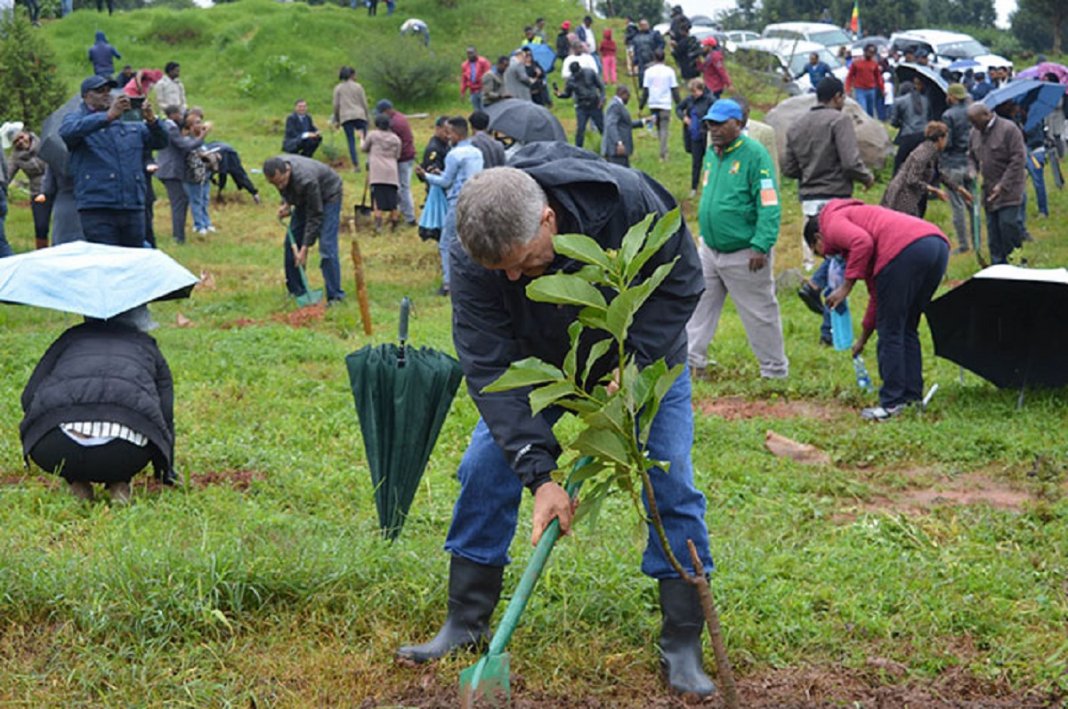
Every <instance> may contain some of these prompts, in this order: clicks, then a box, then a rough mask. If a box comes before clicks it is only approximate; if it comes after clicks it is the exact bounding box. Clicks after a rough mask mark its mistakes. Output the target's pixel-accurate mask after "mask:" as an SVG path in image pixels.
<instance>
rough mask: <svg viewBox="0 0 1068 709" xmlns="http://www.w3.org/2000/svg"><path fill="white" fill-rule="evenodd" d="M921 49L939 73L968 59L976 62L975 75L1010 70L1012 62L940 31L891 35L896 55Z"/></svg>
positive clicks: (962, 37)
mask: <svg viewBox="0 0 1068 709" xmlns="http://www.w3.org/2000/svg"><path fill="white" fill-rule="evenodd" d="M909 47H912V48H914V49H924V50H926V51H927V54H928V60H929V61H930V63H931V65H932V66H933V67H934V68H935V69H937V70H942V69H945V68H947V67H949V65H950V64H952V63H953V62H955V61H957V60H958V59H971V60H972V61H975V62H978V63H979V66H978V67H976V69H975V70H976V71H982V72H986V71H989V70H990V67H992V66H1007V67H1009V68H1012V62H1011V61H1010V60H1008V59H1006V58H1005V57H1000V56H998V55H997V54H991V53H990V50H989V49H987V48H986V47H984V46H983V45H982V44H980V43H979V42H978V41H976V39H975V38H974V37H972V36H971V35H966V34H961V33H960V32H945V31H943V30H907V31H905V32H895V33H894V34H892V35H890V48H891V49H893V50H896V51H898V52H904V51H905V49H907V48H909Z"/></svg>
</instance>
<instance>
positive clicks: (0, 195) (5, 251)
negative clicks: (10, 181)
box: [0, 187, 15, 258]
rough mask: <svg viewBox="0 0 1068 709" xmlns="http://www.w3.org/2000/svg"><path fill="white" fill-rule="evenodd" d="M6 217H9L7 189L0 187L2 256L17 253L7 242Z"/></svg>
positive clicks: (0, 255) (0, 253)
mask: <svg viewBox="0 0 1068 709" xmlns="http://www.w3.org/2000/svg"><path fill="white" fill-rule="evenodd" d="M5 219H7V189H6V188H4V187H0V258H4V257H6V256H12V255H14V253H15V251H14V249H12V248H11V244H9V243H7V233H6V232H5V231H4V220H5Z"/></svg>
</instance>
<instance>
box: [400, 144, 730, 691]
mask: <svg viewBox="0 0 1068 709" xmlns="http://www.w3.org/2000/svg"><path fill="white" fill-rule="evenodd" d="M675 206H676V203H675V200H674V199H673V198H672V197H671V195H670V193H669V192H668V191H667V190H666V189H664V187H662V186H661V185H660V184H658V183H657V182H655V181H654V180H653V179H652V178H650V177H648V176H647V175H645V174H643V173H641V172H638V171H636V170H631V169H629V168H625V167H621V166H618V165H614V164H612V163H609V162H606V161H604V160H601V159H599V158H598V157H596V156H595V155H593V154H592V153H590V152H587V151H584V150H581V149H579V148H576V147H574V146H571V145H568V144H566V143H562V142H541V143H532V144H530V145H527V146H525V147H524V148H523V149H522V150H520V151H519V152H518V153H517V154H516V155H515V156H514V157H513V158H512V161H511V163H510V165H509V166H508V167H498V168H493V169H490V170H486V171H484V172H481V173H479V174H478V175H475V176H474V177H472V178H471V179H470V180H468V182H467V184H466V185H465V186H464V189H463V191H462V193H461V195H460V199H459V203H458V205H457V210H456V211H457V217H456V223H457V231H458V234H459V241H458V242H457V243H455V244H454V245H453V247H452V249H451V250H450V253H449V256H450V259H451V261H452V270H453V281H452V286H453V295H452V304H453V340H454V343H455V345H456V352H457V355H458V358H459V360H460V364H461V366H462V367H463V369H464V374H465V375H466V377H467V383H468V389H469V391H470V394H471V397H472V398H473V399H474V401H475V405H476V406H477V407H478V411H479V414H480V415H481V419H480V420H479V422H478V424H477V425H476V427H475V430H474V433H473V435H472V437H471V442H470V444H469V446H468V449H467V451H466V453H465V454H464V457H463V460H462V461H461V463H460V468H459V471H458V474H459V479H460V493H459V497H458V499H457V501H456V505H455V507H454V508H453V519H452V524H451V527H450V529H449V533H448V537H447V539H446V542H445V550H446V551H447V552H448V553H449V554H450V566H449V583H448V591H449V599H448V601H449V602H448V608H449V612H448V617H447V619H446V621H445V624H444V626H443V627H442V629H441V631H440V632H439V633H438V635H437V636H436V637H435V638H434V639H433V640H431V641H430V642H428V643H425V644H422V645H409V646H404V647H401V648H400V649H399V650H398V658H399V659H401V660H402V661H406V662H413V663H424V662H429V661H432V660H436V659H438V658H441V657H444V656H445V655H448V654H451V653H452V652H453V651H455V650H458V649H466V648H470V647H473V646H477V645H479V644H480V643H482V642H484V641H485V640H486V639H487V638H488V635H489V620H490V617H491V616H492V614H493V610H494V608H495V607H496V605H497V602H498V600H499V598H500V593H501V585H502V579H503V573H504V567H505V566H506V565H507V564H508V562H509V557H508V548H509V546H510V544H511V542H512V537H513V536H514V535H515V531H516V523H517V518H518V512H519V504H520V501H521V498H522V496H523V488H524V487H525V488H527V489H528V490H530V492H531V494H532V496H533V498H534V513H533V535H532V540H531V541H532V542H534V543H537V541H538V540H539V538H540V537H541V535H542V533H543V532H544V530H545V528H546V527H547V526H548V525H549V523H550V522H551V521H552V520H553V519H558V520H559V522H560V527H561V530H562V531H563V533H564V534H567V533H569V532H570V529H571V523H572V519H573V513H574V507H573V505H572V503H571V500H570V499H569V497H568V495H567V492H565V491H564V489H563V487H561V486H560V485H559V484H558V483H556V482H554V481H553V479H552V476H551V474H550V473H551V471H553V470H555V469H556V468H557V466H558V461H557V459H558V457H559V456H560V454H561V448H560V444H559V443H558V442H557V440H556V437H555V435H554V434H553V429H552V426H553V423H554V422H555V420H556V419H557V418H558V416H559V414H558V413H555V412H553V410H552V409H551V408H550V409H547V410H545V411H542V412H540V413H538V414H532V413H531V407H530V402H529V400H528V397H527V394H528V392H527V390H524V389H515V390H512V391H506V392H500V393H493V394H488V393H485V392H484V387H485V386H486V385H488V384H489V383H490V382H492V381H494V380H495V379H497V378H498V377H499V376H500V375H501V374H503V373H504V372H505V370H507V368H508V366H509V365H510V364H512V363H513V362H516V361H518V360H520V359H522V358H524V357H539V358H541V359H543V360H545V361H548V362H552V363H554V364H555V365H557V366H560V365H561V363H562V362H563V360H564V358H565V356H566V355H567V352H568V350H569V349H570V347H569V343H570V340H569V336H568V327H569V326H570V324H571V323H573V322H574V321H575V318H576V316H577V313H578V308H576V307H568V306H563V307H561V306H557V305H555V304H549V303H539V302H536V301H533V300H531V299H530V298H528V297H527V292H526V288H527V285H528V284H529V283H530V282H531V280H532V279H533V278H536V277H538V276H541V275H545V274H552V273H574V272H575V271H577V270H578V269H579V267H580V266H582V264H581V263H579V262H577V261H575V260H573V259H571V258H568V257H566V256H564V255H563V254H558V253H557V252H556V250H555V248H554V244H553V237H554V236H555V235H556V234H564V233H581V234H585V235H587V236H589V237H590V238H591V239H593V240H594V241H596V242H597V243H598V244H599V245H600V246H601V247H602V248H605V249H619V248H621V243H622V239H623V236H624V234H626V232H627V230H628V229H629V228H630V227H632V226H633V225H635V224H637V223H639V222H640V221H641V220H642V219H644V218H645V217H646V216H647V215H648V214H650V213H655V214H658V215H664V214H666V213H667V212H668V211H669V210H671V209H673V208H674V207H675ZM672 261H676V262H675V266H674V268H673V269H672V270H671V272H670V274H669V275H668V276H667V278H666V279H665V280H664V281H663V283H661V284H660V285H659V286H658V287H657V288H656V289H655V290H654V291H653V292H652V294H651V296H650V297H649V299H648V300H647V301H646V302H645V304H644V305H643V307H642V308H641V309H640V310H639V311H638V313H637V314H636V315H635V318H634V321H633V324H632V326H631V328H630V330H629V336H628V339H627V345H628V349H629V352H628V354H629V355H633V356H634V358H635V360H636V361H637V364H638V366H640V367H645V366H648V365H650V364H652V363H653V362H655V361H657V360H659V359H661V358H663V359H664V360H666V362H667V364H668V366H669V367H670V366H674V365H678V364H681V363H682V362H683V361H684V360H685V357H686V330H685V325H686V321H687V320H688V319H689V317H690V314H691V313H692V311H693V308H694V305H695V304H696V303H697V299H698V297H699V295H700V293H701V274H700V271H699V266H698V261H697V254H696V253H695V251H694V246H693V240H692V239H691V237H690V233H689V230H688V229H687V228H686V226H685V223H683V224H682V225H681V226H680V228H679V229H678V231H677V232H676V233H675V234H673V235H672V236H671V237H670V238H669V239H668V241H667V242H666V243H665V244H664V246H663V247H662V248H661V249H660V250H659V251H657V252H656V253H655V254H654V255H653V257H652V258H651V259H650V260H649V262H648V263H646V264H645V266H644V267H643V268H642V269H641V272H640V274H639V276H638V278H639V279H646V278H649V276H650V275H651V274H652V272H653V270H654V269H656V268H657V267H658V266H660V265H661V264H665V263H670V262H672ZM616 366H617V362H615V361H612V360H611V358H608V357H606V358H602V359H601V360H598V361H597V363H596V365H595V367H594V372H593V373H592V374H591V380H592V381H596V380H600V379H601V378H602V377H604V376H606V375H607V374H608V373H609V372H610V371H611V370H612V369H613V368H614V367H616ZM692 446H693V409H692V404H691V394H690V379H689V376H688V374H687V373H686V372H685V371H683V373H682V374H681V375H680V376H679V377H678V378H677V379H676V380H675V382H674V384H673V385H672V387H671V389H670V390H669V391H668V392H667V394H666V396H665V397H664V400H663V402H662V403H661V405H660V409H659V411H658V413H657V416H656V418H655V419H654V420H653V423H652V428H651V431H650V435H649V444H648V448H649V454H650V456H651V457H653V458H655V459H657V460H667V461H670V462H671V474H670V475H662V474H659V473H657V474H654V475H653V488H654V491H655V494H656V499H657V502H658V504H659V506H660V509H661V510H662V511H664V514H663V518H664V522H665V526H666V528H667V538H668V542H669V544H670V546H671V549H672V551H673V552H674V553H675V555H676V556H677V557H678V559H679V560H680V561H682V563H683V565H684V566H685V567H687V568H688V569H690V570H691V572H692V566H691V561H690V554H689V553H688V551H687V548H686V542H687V539H690V540H693V543H694V545H695V548H696V550H697V553H698V554H699V556H700V558H701V561H702V563H703V564H704V566H705V569H706V570H707V569H711V568H712V559H711V555H710V554H709V549H708V531H707V527H706V525H705V519H704V517H705V498H704V495H703V494H702V493H701V491H700V490H699V489H697V488H696V487H695V485H694V481H693V466H692V463H691V459H690V451H691V448H692ZM641 569H642V572H643V573H645V574H646V575H647V576H650V577H652V578H654V579H656V580H657V583H658V585H659V596H660V607H661V611H662V615H663V625H662V627H661V635H660V652H661V662H662V666H663V667H664V670H665V674H666V677H667V680H668V684H669V685H670V687H671V689H672V690H673V691H675V692H680V693H688V694H693V695H696V696H698V697H707V696H709V695H711V694H712V693H713V692H714V691H715V687H714V686H713V684H712V682H711V680H710V679H709V678H708V676H707V675H706V674H705V673H704V670H703V668H702V650H701V634H702V628H703V625H704V624H703V618H702V613H701V607H700V602H699V600H698V597H697V592H696V590H695V589H694V587H693V586H692V585H690V584H688V583H686V582H685V581H683V580H682V579H680V578H678V576H677V574H676V572H675V571H674V569H673V568H672V567H671V565H670V564H669V562H668V560H667V558H666V557H665V555H664V553H663V551H662V548H661V546H660V543H659V541H658V538H657V537H656V535H655V533H654V532H653V531H652V528H650V530H649V537H648V542H647V545H646V548H645V552H644V556H643V559H642V566H641Z"/></svg>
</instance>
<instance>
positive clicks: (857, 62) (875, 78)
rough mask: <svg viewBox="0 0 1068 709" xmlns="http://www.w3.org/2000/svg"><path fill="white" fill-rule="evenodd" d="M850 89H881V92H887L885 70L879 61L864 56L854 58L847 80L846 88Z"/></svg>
mask: <svg viewBox="0 0 1068 709" xmlns="http://www.w3.org/2000/svg"><path fill="white" fill-rule="evenodd" d="M850 89H879V93H881V94H885V93H886V87H885V86H884V85H883V70H882V67H880V66H879V62H877V61H875V60H874V59H865V58H864V57H857V58H856V59H854V60H853V63H852V64H850V65H849V73H848V74H846V80H845V90H846V91H847V92H848V91H849V90H850Z"/></svg>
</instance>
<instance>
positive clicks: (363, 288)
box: [352, 238, 371, 335]
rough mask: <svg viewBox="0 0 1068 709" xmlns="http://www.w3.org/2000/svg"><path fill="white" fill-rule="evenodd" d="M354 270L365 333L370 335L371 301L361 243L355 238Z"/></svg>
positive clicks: (353, 241)
mask: <svg viewBox="0 0 1068 709" xmlns="http://www.w3.org/2000/svg"><path fill="white" fill-rule="evenodd" d="M352 270H353V272H354V273H355V274H356V300H357V301H359V303H360V321H361V322H362V323H363V334H365V335H370V334H371V303H370V301H368V299H367V279H365V278H364V277H363V256H361V255H360V245H359V243H357V240H356V239H355V238H353V239H352Z"/></svg>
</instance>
